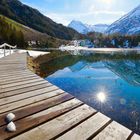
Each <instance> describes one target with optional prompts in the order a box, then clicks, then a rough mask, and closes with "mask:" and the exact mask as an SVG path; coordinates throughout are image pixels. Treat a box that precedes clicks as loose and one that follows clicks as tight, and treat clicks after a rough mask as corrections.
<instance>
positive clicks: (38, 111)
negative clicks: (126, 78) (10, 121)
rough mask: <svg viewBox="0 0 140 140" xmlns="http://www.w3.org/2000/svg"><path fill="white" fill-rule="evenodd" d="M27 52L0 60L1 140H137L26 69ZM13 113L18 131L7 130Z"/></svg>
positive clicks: (126, 131)
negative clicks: (8, 118)
mask: <svg viewBox="0 0 140 140" xmlns="http://www.w3.org/2000/svg"><path fill="white" fill-rule="evenodd" d="M26 58H27V54H26V53H21V54H18V53H15V54H12V55H10V56H7V57H4V58H1V59H0V140H5V139H11V140H49V139H56V140H86V139H88V140H140V136H138V135H136V134H134V133H133V132H132V131H131V130H129V129H127V128H126V127H124V126H122V125H120V124H118V123H117V122H115V121H113V120H111V119H110V118H109V117H107V116H105V115H103V114H101V113H100V112H97V111H96V110H95V109H93V108H91V107H89V106H88V105H86V104H84V103H83V102H81V101H80V100H78V99H76V98H75V97H73V96H72V95H70V94H68V93H66V92H65V91H63V90H61V89H59V88H58V87H56V86H54V85H52V84H51V83H49V82H47V81H45V80H44V79H42V78H40V77H39V76H37V75H36V74H33V73H32V72H31V71H30V70H28V68H27V66H26ZM11 112H12V113H14V114H15V115H16V118H15V120H14V123H15V124H16V127H17V130H16V131H15V132H8V131H7V130H6V125H7V123H6V121H5V116H6V115H7V114H8V113H11Z"/></svg>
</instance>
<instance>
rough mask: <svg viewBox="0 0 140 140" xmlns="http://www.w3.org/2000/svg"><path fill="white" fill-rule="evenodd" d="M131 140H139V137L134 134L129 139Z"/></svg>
mask: <svg viewBox="0 0 140 140" xmlns="http://www.w3.org/2000/svg"><path fill="white" fill-rule="evenodd" d="M131 140H140V136H139V135H137V134H134V135H133V136H132V138H131Z"/></svg>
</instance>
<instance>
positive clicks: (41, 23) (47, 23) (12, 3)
mask: <svg viewBox="0 0 140 140" xmlns="http://www.w3.org/2000/svg"><path fill="white" fill-rule="evenodd" d="M0 14H2V15H5V16H7V17H9V18H11V19H13V20H15V21H17V22H19V23H21V24H24V25H26V26H28V27H30V28H33V29H35V30H38V31H40V32H42V33H47V34H48V35H50V36H52V37H56V38H59V39H66V40H71V39H73V38H80V37H81V34H79V33H78V32H77V31H75V30H73V29H71V28H68V27H65V26H63V25H61V24H57V23H55V22H54V21H52V20H51V19H50V18H48V17H46V16H44V15H43V14H41V13H40V12H39V11H38V10H36V9H33V8H31V7H29V6H27V5H24V4H22V3H21V2H20V1H18V0H0Z"/></svg>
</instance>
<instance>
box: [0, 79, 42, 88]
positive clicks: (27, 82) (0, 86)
mask: <svg viewBox="0 0 140 140" xmlns="http://www.w3.org/2000/svg"><path fill="white" fill-rule="evenodd" d="M38 81H43V79H42V78H38V77H34V78H32V79H30V80H27V81H21V82H16V83H10V84H6V85H0V89H1V91H2V90H3V89H5V88H10V87H11V88H12V87H16V86H19V85H25V84H29V83H34V82H38Z"/></svg>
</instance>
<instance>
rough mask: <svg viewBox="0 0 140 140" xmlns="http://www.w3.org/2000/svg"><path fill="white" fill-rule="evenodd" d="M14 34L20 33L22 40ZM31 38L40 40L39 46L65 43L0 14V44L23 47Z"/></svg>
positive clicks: (55, 45) (53, 45)
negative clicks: (5, 43)
mask: <svg viewBox="0 0 140 140" xmlns="http://www.w3.org/2000/svg"><path fill="white" fill-rule="evenodd" d="M16 34H20V36H22V40H21V39H19V37H20V36H19V35H16ZM32 40H33V41H39V42H41V46H40V47H43V46H44V47H58V46H60V45H61V44H63V43H64V44H65V43H66V41H65V40H62V39H57V38H54V37H51V36H49V35H47V34H45V33H41V32H39V31H36V30H34V29H31V28H29V27H27V26H24V25H22V24H20V23H18V22H16V21H14V20H11V19H10V18H7V17H5V16H3V15H0V44H2V43H4V42H7V43H10V44H13V45H18V47H22V48H23V47H28V45H27V41H32Z"/></svg>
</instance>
